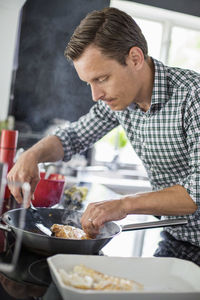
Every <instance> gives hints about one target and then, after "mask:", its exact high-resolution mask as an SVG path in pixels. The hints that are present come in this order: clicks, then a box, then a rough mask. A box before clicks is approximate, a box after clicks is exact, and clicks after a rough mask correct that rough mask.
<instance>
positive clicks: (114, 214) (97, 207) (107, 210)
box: [81, 199, 126, 237]
mask: <svg viewBox="0 0 200 300" xmlns="http://www.w3.org/2000/svg"><path fill="white" fill-rule="evenodd" d="M125 217H126V213H125V210H124V208H123V200H122V199H117V200H109V201H101V202H95V203H90V204H89V205H88V207H87V209H86V210H85V212H84V214H83V216H82V218H81V224H82V228H83V230H84V231H85V232H86V233H87V234H88V235H89V236H91V237H94V236H96V235H97V234H98V233H99V230H100V228H101V227H102V226H103V225H104V224H105V223H106V222H108V221H114V220H115V221H116V220H120V219H123V218H125Z"/></svg>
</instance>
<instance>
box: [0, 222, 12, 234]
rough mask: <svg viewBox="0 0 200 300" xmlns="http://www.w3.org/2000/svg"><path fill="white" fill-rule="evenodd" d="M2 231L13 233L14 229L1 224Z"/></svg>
mask: <svg viewBox="0 0 200 300" xmlns="http://www.w3.org/2000/svg"><path fill="white" fill-rule="evenodd" d="M0 230H4V231H7V232H10V231H12V229H11V228H10V227H9V225H3V224H1V223H0Z"/></svg>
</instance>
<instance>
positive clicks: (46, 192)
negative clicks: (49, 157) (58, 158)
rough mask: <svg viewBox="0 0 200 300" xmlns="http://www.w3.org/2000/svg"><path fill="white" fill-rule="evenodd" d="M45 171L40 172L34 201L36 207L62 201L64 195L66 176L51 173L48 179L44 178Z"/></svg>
mask: <svg viewBox="0 0 200 300" xmlns="http://www.w3.org/2000/svg"><path fill="white" fill-rule="evenodd" d="M44 177H45V173H43V172H41V173H40V181H39V182H38V184H37V186H36V189H35V192H34V199H33V200H32V203H33V205H34V206H36V207H49V206H53V205H55V204H57V203H59V202H60V199H61V197H62V195H63V191H64V185H65V176H64V175H60V174H51V175H50V176H49V178H48V179H44Z"/></svg>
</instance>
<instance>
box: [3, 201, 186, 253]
mask: <svg viewBox="0 0 200 300" xmlns="http://www.w3.org/2000/svg"><path fill="white" fill-rule="evenodd" d="M21 210H22V208H18V209H13V210H10V211H8V212H6V213H5V214H4V215H3V216H2V217H1V223H2V222H4V223H5V224H6V225H3V224H0V229H2V230H6V231H11V232H12V233H13V234H14V235H16V234H17V233H18V231H19V230H22V229H20V228H19V225H18V224H19V219H20V218H19V217H20V213H21ZM38 214H39V215H40V220H39V221H38ZM81 216H82V213H81V212H79V211H74V210H66V209H52V208H41V207H40V208H39V207H38V208H37V214H34V212H33V211H32V210H31V209H30V208H28V209H26V217H25V226H24V229H23V230H22V231H23V235H22V244H23V246H25V247H26V248H28V249H29V250H30V251H32V252H36V253H40V254H42V255H46V256H49V255H53V254H58V253H67V254H91V255H95V254H98V253H99V251H100V250H101V249H102V248H103V247H104V246H105V245H106V244H107V243H108V242H109V241H110V240H111V239H112V238H113V237H114V236H116V235H117V234H119V233H120V232H121V231H128V230H137V229H148V228H155V227H164V226H173V225H180V224H186V223H187V220H186V219H179V220H166V221H156V222H146V223H136V224H131V225H130V224H129V225H124V226H119V225H117V224H116V223H114V222H107V223H106V224H105V225H104V226H103V227H102V228H101V231H100V234H99V235H98V236H97V237H96V238H95V239H91V240H72V239H63V238H57V237H54V236H48V235H45V234H44V233H42V232H41V231H40V230H39V229H38V227H37V226H36V223H38V222H42V224H43V225H44V226H46V227H48V228H50V227H51V226H52V225H53V224H65V225H66V224H67V225H72V226H75V227H78V228H81V224H80V218H81Z"/></svg>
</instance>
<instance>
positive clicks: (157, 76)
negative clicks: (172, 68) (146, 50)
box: [151, 58, 168, 106]
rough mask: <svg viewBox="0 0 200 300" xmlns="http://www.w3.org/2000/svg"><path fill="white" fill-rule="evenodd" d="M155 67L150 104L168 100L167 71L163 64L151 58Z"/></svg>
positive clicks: (162, 102)
mask: <svg viewBox="0 0 200 300" xmlns="http://www.w3.org/2000/svg"><path fill="white" fill-rule="evenodd" d="M152 60H153V63H154V68H155V73H154V86H153V91H152V97H151V106H152V105H154V104H161V105H162V104H164V103H165V102H166V101H167V100H168V84H167V71H166V67H165V66H164V64H163V63H162V62H160V61H158V60H156V59H154V58H152Z"/></svg>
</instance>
